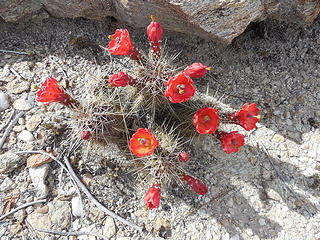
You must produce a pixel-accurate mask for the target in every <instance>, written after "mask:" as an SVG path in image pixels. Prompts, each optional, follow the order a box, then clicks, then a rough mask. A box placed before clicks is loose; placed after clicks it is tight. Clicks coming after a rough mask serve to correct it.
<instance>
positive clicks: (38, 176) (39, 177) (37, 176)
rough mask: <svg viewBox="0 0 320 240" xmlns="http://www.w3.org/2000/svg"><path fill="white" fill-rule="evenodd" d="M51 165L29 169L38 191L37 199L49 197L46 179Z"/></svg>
mask: <svg viewBox="0 0 320 240" xmlns="http://www.w3.org/2000/svg"><path fill="white" fill-rule="evenodd" d="M48 170H49V164H43V165H41V166H39V167H36V168H29V175H30V177H31V181H32V183H33V185H34V187H35V188H36V189H37V197H39V198H44V197H46V196H47V195H48V192H49V191H48V187H47V186H46V184H45V179H46V177H47V175H48Z"/></svg>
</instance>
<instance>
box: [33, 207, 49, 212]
mask: <svg viewBox="0 0 320 240" xmlns="http://www.w3.org/2000/svg"><path fill="white" fill-rule="evenodd" d="M34 212H37V213H42V214H46V213H48V212H49V207H48V206H43V207H41V208H37V209H36V210H34Z"/></svg>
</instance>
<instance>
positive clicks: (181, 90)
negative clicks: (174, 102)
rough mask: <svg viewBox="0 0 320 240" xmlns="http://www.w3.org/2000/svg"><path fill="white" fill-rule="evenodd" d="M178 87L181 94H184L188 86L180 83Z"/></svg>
mask: <svg viewBox="0 0 320 240" xmlns="http://www.w3.org/2000/svg"><path fill="white" fill-rule="evenodd" d="M176 88H177V90H178V93H179V94H183V93H184V89H185V88H186V85H184V84H178V85H177V87H176Z"/></svg>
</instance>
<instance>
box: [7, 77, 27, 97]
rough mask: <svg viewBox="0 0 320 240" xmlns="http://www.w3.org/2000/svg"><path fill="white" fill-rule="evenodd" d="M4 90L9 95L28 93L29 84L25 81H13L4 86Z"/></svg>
mask: <svg viewBox="0 0 320 240" xmlns="http://www.w3.org/2000/svg"><path fill="white" fill-rule="evenodd" d="M6 89H7V90H8V92H9V93H15V94H17V93H22V92H25V91H29V89H30V83H29V82H27V81H20V80H18V79H17V80H13V81H11V82H9V83H8V84H7V85H6Z"/></svg>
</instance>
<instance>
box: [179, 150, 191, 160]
mask: <svg viewBox="0 0 320 240" xmlns="http://www.w3.org/2000/svg"><path fill="white" fill-rule="evenodd" d="M189 158H190V157H189V154H188V153H186V152H181V153H179V160H180V161H181V162H188V161H189Z"/></svg>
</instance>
